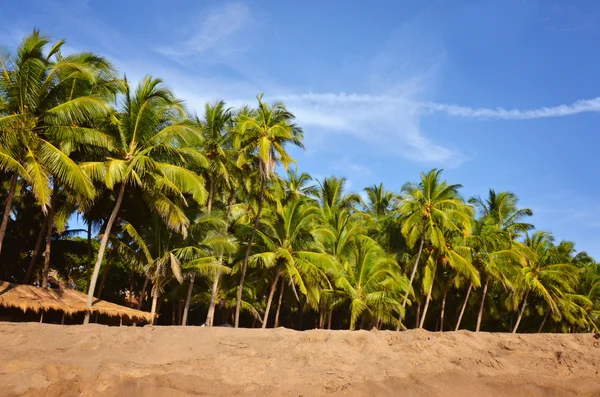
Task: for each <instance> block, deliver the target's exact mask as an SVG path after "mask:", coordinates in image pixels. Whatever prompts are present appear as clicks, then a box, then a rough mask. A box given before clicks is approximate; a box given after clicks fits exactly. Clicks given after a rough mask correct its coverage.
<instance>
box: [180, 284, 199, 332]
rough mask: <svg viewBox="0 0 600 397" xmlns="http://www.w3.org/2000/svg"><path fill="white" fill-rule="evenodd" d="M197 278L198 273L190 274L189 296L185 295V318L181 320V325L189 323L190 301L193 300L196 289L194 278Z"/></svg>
mask: <svg viewBox="0 0 600 397" xmlns="http://www.w3.org/2000/svg"><path fill="white" fill-rule="evenodd" d="M195 279H196V275H195V274H194V273H192V275H191V276H190V286H189V287H188V291H187V296H186V297H185V307H184V308H183V319H182V320H181V325H183V326H186V325H187V318H188V312H189V311H190V302H191V300H192V291H193V289H194V280H195Z"/></svg>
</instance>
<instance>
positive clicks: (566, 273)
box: [512, 231, 578, 334]
mask: <svg viewBox="0 0 600 397" xmlns="http://www.w3.org/2000/svg"><path fill="white" fill-rule="evenodd" d="M522 249H523V252H524V254H525V258H526V262H525V264H524V266H523V267H522V269H521V272H520V277H519V283H518V285H517V288H516V293H515V296H516V297H517V299H518V298H519V297H520V296H521V295H522V302H521V309H520V310H519V314H518V317H517V322H516V323H515V326H514V328H513V330H512V333H513V334H514V333H516V332H517V330H518V329H519V324H520V323H521V319H522V318H523V313H524V312H525V307H526V306H527V299H528V298H529V297H530V294H532V295H535V296H538V297H540V298H541V299H542V300H543V301H544V302H545V303H546V304H547V305H548V306H549V307H550V310H551V311H552V312H555V313H556V312H558V311H559V308H558V302H557V300H556V296H561V295H563V294H566V293H572V292H573V288H574V286H575V285H576V284H577V282H578V274H577V273H578V272H577V268H576V267H575V266H573V265H571V264H570V263H563V261H564V259H565V258H564V256H563V255H561V252H560V251H559V250H557V248H556V246H554V244H553V237H552V235H551V234H550V233H547V232H542V231H538V232H535V233H534V234H533V235H531V236H529V235H527V236H526V238H525V243H524V244H523V246H522Z"/></svg>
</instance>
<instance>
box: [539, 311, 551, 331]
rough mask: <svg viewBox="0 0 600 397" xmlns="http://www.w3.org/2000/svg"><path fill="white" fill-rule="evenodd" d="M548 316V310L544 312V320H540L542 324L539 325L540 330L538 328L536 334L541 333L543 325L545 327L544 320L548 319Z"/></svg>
mask: <svg viewBox="0 0 600 397" xmlns="http://www.w3.org/2000/svg"><path fill="white" fill-rule="evenodd" d="M549 314H550V310H548V311H547V312H546V315H545V316H544V320H542V323H541V324H540V328H538V334H540V333H542V330H543V329H544V325H546V320H547V319H548V315H549Z"/></svg>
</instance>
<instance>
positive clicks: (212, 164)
mask: <svg viewBox="0 0 600 397" xmlns="http://www.w3.org/2000/svg"><path fill="white" fill-rule="evenodd" d="M225 106H226V105H225V102H223V101H217V102H215V103H214V104H206V105H205V107H204V118H203V119H202V120H199V119H198V118H196V120H195V123H196V124H197V125H198V127H199V130H200V133H201V135H202V144H201V148H202V150H203V151H204V154H205V156H206V159H207V162H208V164H207V166H206V168H204V169H203V170H201V173H202V175H203V176H204V179H205V180H206V182H207V184H208V201H207V204H206V214H207V215H208V216H210V215H211V212H212V207H213V202H214V199H215V197H216V196H217V194H218V191H219V190H221V189H223V188H231V183H232V181H231V173H232V169H233V168H234V167H235V160H234V157H233V150H232V146H231V138H232V136H231V132H232V128H233V125H234V112H233V111H232V109H230V108H226V107H225ZM224 227H226V226H224ZM220 262H222V257H221V259H220ZM219 278H220V273H216V274H215V275H214V279H213V289H212V290H213V293H212V297H211V303H210V305H209V310H208V314H207V319H206V323H205V324H206V325H207V326H211V324H212V315H213V313H214V302H215V298H216V293H217V289H218V284H219ZM194 282H195V273H191V275H190V284H189V287H188V294H187V296H188V298H187V300H186V310H185V312H186V313H187V308H188V307H189V300H190V297H191V294H192V289H193V287H194ZM184 318H187V316H186V314H184Z"/></svg>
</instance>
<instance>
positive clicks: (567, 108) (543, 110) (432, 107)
mask: <svg viewBox="0 0 600 397" xmlns="http://www.w3.org/2000/svg"><path fill="white" fill-rule="evenodd" d="M278 98H279V99H282V100H288V101H306V102H312V103H320V104H326V105H336V106H348V105H377V106H380V105H391V106H396V107H399V108H400V107H410V108H411V109H413V110H415V111H419V112H421V113H436V112H438V113H446V114H448V115H450V116H456V117H465V118H475V119H502V120H531V119H542V118H549V117H564V116H572V115H576V114H579V113H590V112H600V97H597V98H592V99H580V100H578V101H575V102H573V103H571V104H561V105H556V106H550V107H546V106H544V107H539V108H534V109H505V108H502V107H497V108H474V107H468V106H461V105H454V104H447V103H437V102H421V101H412V100H410V99H408V98H406V97H402V96H388V95H364V94H346V93H340V94H335V93H306V94H301V95H282V96H279V97H278Z"/></svg>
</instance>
